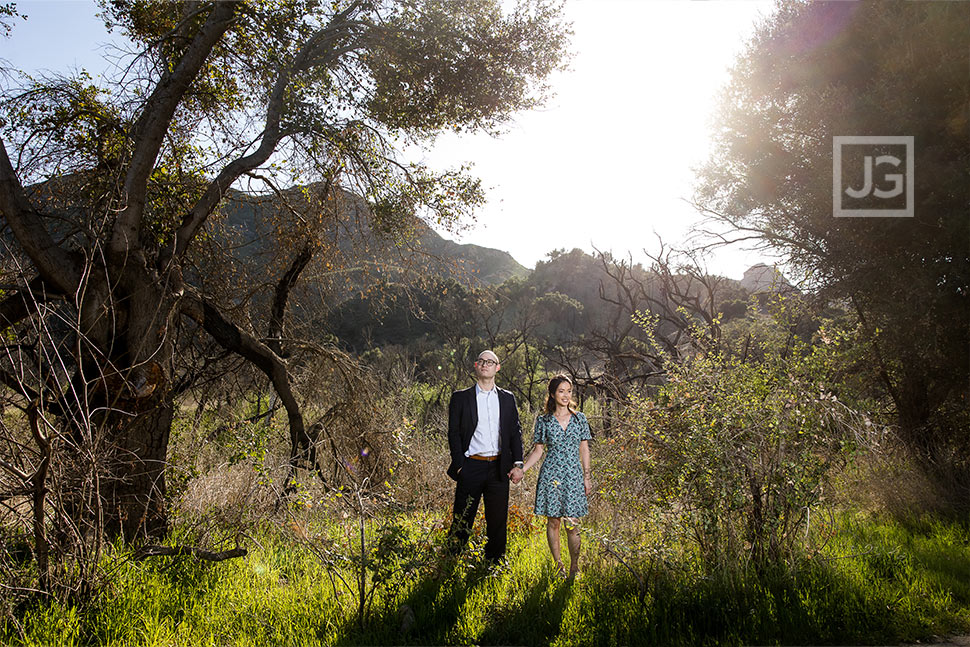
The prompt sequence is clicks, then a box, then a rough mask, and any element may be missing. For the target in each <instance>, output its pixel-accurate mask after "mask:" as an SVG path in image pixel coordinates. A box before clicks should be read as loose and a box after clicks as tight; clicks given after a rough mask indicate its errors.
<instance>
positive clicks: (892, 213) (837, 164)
mask: <svg viewBox="0 0 970 647" xmlns="http://www.w3.org/2000/svg"><path fill="white" fill-rule="evenodd" d="M846 144H848V145H853V144H904V145H905V146H906V208H905V209H843V208H842V189H843V186H842V146H844V145H846ZM915 148H916V147H915V137H913V136H912V135H886V136H877V135H876V136H874V135H835V136H833V137H832V215H833V216H835V217H836V218H912V217H913V216H914V215H915V208H914V207H915V199H916V196H915V195H914V190H915V186H916V184H915V181H914V175H913V173H914V170H915V169H914V166H915V164H914V161H913V153H914V151H915Z"/></svg>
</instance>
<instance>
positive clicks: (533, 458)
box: [522, 444, 544, 472]
mask: <svg viewBox="0 0 970 647" xmlns="http://www.w3.org/2000/svg"><path fill="white" fill-rule="evenodd" d="M543 451H544V450H543V446H542V445H540V444H536V445H535V446H534V447H533V448H532V451H531V452H529V457H528V458H526V459H525V465H523V466H522V471H523V472H528V471H529V468H530V467H532V466H533V465H535V464H536V463H538V462H539V459H540V458H542V452H543Z"/></svg>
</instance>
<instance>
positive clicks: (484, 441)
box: [465, 384, 499, 456]
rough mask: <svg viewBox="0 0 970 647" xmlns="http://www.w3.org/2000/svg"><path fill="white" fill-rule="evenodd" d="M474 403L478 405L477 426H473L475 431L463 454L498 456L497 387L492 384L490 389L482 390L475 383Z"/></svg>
mask: <svg viewBox="0 0 970 647" xmlns="http://www.w3.org/2000/svg"><path fill="white" fill-rule="evenodd" d="M475 403H476V404H477V406H478V426H477V427H475V433H474V434H472V439H471V442H470V443H468V451H466V452H465V456H471V455H473V454H478V455H479V456H498V453H499V437H498V415H499V413H498V412H499V408H498V389H497V388H496V387H494V386H493V387H492V388H491V390H489V391H483V390H482V387H480V386H479V385H478V384H476V385H475Z"/></svg>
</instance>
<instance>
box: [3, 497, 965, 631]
mask: <svg viewBox="0 0 970 647" xmlns="http://www.w3.org/2000/svg"><path fill="white" fill-rule="evenodd" d="M397 521H398V523H402V522H403V523H404V524H405V525H406V526H408V525H409V527H410V528H412V530H413V532H414V533H415V535H416V536H417V535H419V534H422V533H425V532H426V529H427V527H428V525H427V521H428V519H427V518H426V517H418V516H417V515H414V516H411V517H408V518H405V519H398V520H397ZM375 528H376V526H375V527H374V528H372V529H371V531H374V529H375ZM330 530H331V531H333V532H336V533H338V534H339V533H340V532H341V529H340V528H339V526H337V525H331V526H330ZM607 530H608V529H606V528H599V529H586V535H585V546H584V548H585V555H584V562H583V565H584V576H583V577H582V578H581V579H579V580H576V581H575V582H571V581H566V580H561V579H559V578H558V577H557V576H556V575H555V573H554V570H553V568H552V562H551V558H550V557H549V556H548V550H547V548H546V545H545V535H544V533H543V532H542V531H541V528H539V527H538V525H537V524H531V525H530V524H521V525H520V528H519V531H518V532H516V533H514V534H513V535H512V537H511V543H510V550H509V560H508V563H507V565H505V566H504V567H501V568H498V569H489V568H488V567H487V566H486V565H485V564H484V563H483V561H482V560H481V541H480V538H479V539H475V540H473V542H472V545H471V546H470V547H469V549H468V550H467V551H466V553H465V554H464V555H463V557H462V558H461V559H459V560H457V561H447V560H431V561H429V562H427V564H426V565H424V566H422V567H421V568H419V569H417V570H412V571H406V572H403V573H399V574H398V575H397V576H395V578H391V580H388V581H387V582H385V583H383V584H382V583H380V582H378V583H377V584H376V586H377V592H376V594H375V599H374V603H373V605H372V607H371V608H370V610H369V613H368V614H367V616H366V618H365V621H364V623H363V625H361V624H360V623H359V622H358V617H357V615H356V612H357V606H356V599H355V597H354V593H353V592H352V591H351V590H349V589H348V588H346V587H344V586H343V585H342V584H341V583H340V581H339V580H334V579H333V578H332V575H333V573H332V572H328V570H327V569H326V568H325V567H324V565H323V564H322V563H321V561H320V560H319V559H318V558H317V557H315V556H314V554H313V553H312V552H311V551H308V550H306V544H305V542H302V541H301V540H299V539H298V538H297V537H295V536H293V535H287V534H286V533H284V532H281V531H280V530H279V529H276V530H274V529H271V528H269V527H267V528H266V529H265V530H264V531H263V532H262V533H261V534H260V535H259V536H258V537H256V539H255V540H254V541H253V542H252V545H251V551H250V553H249V555H248V556H247V557H245V558H244V559H237V560H232V561H229V562H223V563H218V564H211V563H200V562H197V561H195V560H193V559H186V558H179V559H175V558H163V559H155V560H154V561H131V560H130V559H128V556H127V555H126V554H124V553H123V552H121V551H116V552H115V553H113V554H112V555H111V557H110V558H109V559H111V560H114V562H115V566H116V568H117V576H116V577H115V578H114V580H113V582H112V584H111V585H110V588H109V589H106V590H104V591H102V592H101V594H100V595H98V596H97V597H96V599H94V600H93V601H91V602H90V603H89V604H87V605H83V606H75V607H69V606H60V605H45V604H41V603H36V604H35V606H33V607H32V608H31V609H29V610H27V611H25V612H24V613H23V615H22V625H23V632H24V635H23V636H21V635H20V634H19V632H18V631H17V629H16V627H15V626H14V625H13V624H12V623H11V622H10V621H9V620H6V621H4V624H3V625H2V632H0V642H2V643H3V644H13V645H53V644H57V645H95V644H98V645H101V644H112V645H230V644H231V645H295V644H299V645H371V644H470V643H475V644H525V645H540V644H542V645H545V644H552V645H574V644H594V645H615V644H657V645H697V644H711V645H713V644H727V645H733V644H737V645H740V644H847V643H856V644H875V643H893V642H899V641H913V640H917V639H922V638H925V637H927V636H929V635H932V634H946V633H954V632H966V631H970V529H968V527H967V526H966V525H963V524H955V523H944V522H940V521H934V520H932V519H924V520H921V521H919V522H915V523H912V524H909V525H904V524H901V523H898V522H894V521H889V520H886V519H881V518H876V517H873V516H870V515H866V514H861V513H859V514H850V513H845V514H843V515H841V516H838V517H835V518H834V519H833V520H832V521H831V522H830V523H829V524H828V525H827V526H825V525H820V526H819V527H818V528H817V530H815V532H817V533H819V538H822V537H823V536H824V538H826V539H827V541H826V543H825V545H824V548H823V549H822V550H821V551H820V552H818V553H817V554H816V555H815V556H814V557H812V558H811V559H808V558H804V559H802V560H801V561H799V562H798V563H796V564H794V565H785V566H782V565H779V566H778V568H777V569H776V570H774V571H771V572H767V573H764V572H763V573H761V574H760V575H758V574H755V573H753V572H752V573H743V572H741V573H738V572H734V573H732V574H727V573H726V574H724V575H721V576H719V575H717V574H715V575H713V576H712V575H710V574H708V575H702V574H701V572H700V570H699V569H696V568H694V567H693V566H692V562H691V558H690V555H687V554H684V553H683V552H679V553H678V551H674V553H675V554H678V557H677V558H675V559H673V560H668V561H666V562H664V563H662V564H659V563H658V562H656V561H653V562H651V561H649V560H647V559H645V558H643V559H641V558H638V557H637V556H638V555H647V554H648V552H649V551H648V550H647V548H648V547H649V544H650V542H651V538H649V537H645V538H644V539H643V542H642V545H641V546H631V547H628V548H629V549H630V551H629V552H627V553H626V555H627V557H626V558H625V560H624V561H626V562H627V565H628V566H629V567H630V568H627V567H624V566H623V565H621V564H620V563H619V562H618V561H617V560H616V559H614V558H613V557H612V556H611V555H609V554H608V553H607V552H605V551H604V550H602V549H601V544H599V543H598V542H597V541H596V540H595V539H594V536H595V535H596V533H597V531H599V532H603V531H607ZM347 536H352V535H347ZM440 540H441V537H440V534H439V535H437V536H435V537H434V541H435V542H440ZM331 548H334V549H335V548H336V546H335V545H331ZM346 548H347V550H350V551H352V550H353V546H347V547H346ZM349 567H350V563H349V562H348V566H347V568H349ZM631 569H632V572H631ZM342 575H344V577H345V578H346V579H347V580H348V581H351V580H352V578H353V574H352V573H351V572H350V571H349V570H347V571H345V572H343V573H342ZM392 580H393V581H392Z"/></svg>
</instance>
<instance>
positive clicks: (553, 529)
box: [546, 517, 571, 573]
mask: <svg viewBox="0 0 970 647" xmlns="http://www.w3.org/2000/svg"><path fill="white" fill-rule="evenodd" d="M560 521H561V520H560V519H559V517H546V541H548V542H549V552H550V553H552V559H553V560H555V562H556V568H558V569H559V572H560V573H565V568H564V567H563V565H562V553H561V551H560V548H559V523H560ZM567 533H568V531H567ZM570 550H571V549H570Z"/></svg>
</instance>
